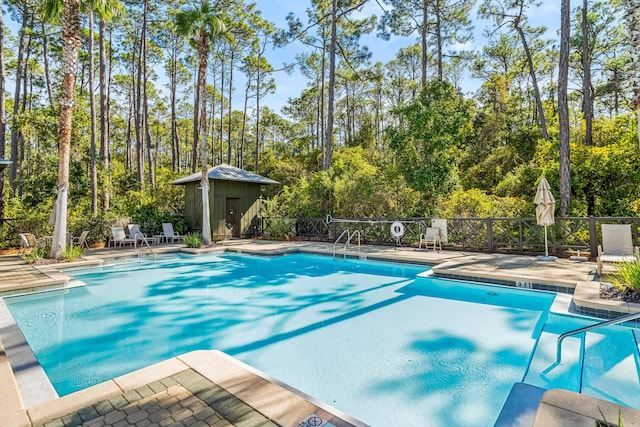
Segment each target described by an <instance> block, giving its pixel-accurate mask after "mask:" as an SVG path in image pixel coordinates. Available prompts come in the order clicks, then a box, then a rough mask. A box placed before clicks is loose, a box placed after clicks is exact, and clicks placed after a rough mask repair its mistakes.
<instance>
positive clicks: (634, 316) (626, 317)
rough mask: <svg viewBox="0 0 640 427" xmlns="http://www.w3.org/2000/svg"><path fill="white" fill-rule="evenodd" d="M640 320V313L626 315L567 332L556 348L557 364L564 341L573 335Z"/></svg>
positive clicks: (559, 339) (560, 357)
mask: <svg viewBox="0 0 640 427" xmlns="http://www.w3.org/2000/svg"><path fill="white" fill-rule="evenodd" d="M635 319H640V312H637V313H630V314H625V315H624V316H620V317H616V318H615V319H611V320H605V321H604V322H600V323H596V324H594V325H589V326H585V327H583V328H579V329H574V330H573V331H569V332H565V333H564V334H562V335H560V336H559V337H558V344H557V346H556V363H558V364H559V363H560V360H561V359H562V341H564V339H565V338H567V337H570V336H572V335H577V334H580V333H582V332H588V331H592V330H594V329H600V328H604V327H605V326H612V325H617V324H619V323H624V322H628V321H631V320H635Z"/></svg>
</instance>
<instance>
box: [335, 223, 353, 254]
mask: <svg viewBox="0 0 640 427" xmlns="http://www.w3.org/2000/svg"><path fill="white" fill-rule="evenodd" d="M345 234H346V235H347V241H348V240H349V230H344V231H343V232H342V234H340V236H338V238H337V239H336V241H335V242H333V257H334V258H335V257H336V245H337V244H338V242H339V241H340V239H342V236H344V235H345Z"/></svg>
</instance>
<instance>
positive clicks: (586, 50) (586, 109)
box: [561, 0, 593, 145]
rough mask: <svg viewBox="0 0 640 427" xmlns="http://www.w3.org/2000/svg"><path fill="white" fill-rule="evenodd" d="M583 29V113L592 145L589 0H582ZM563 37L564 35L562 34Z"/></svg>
mask: <svg viewBox="0 0 640 427" xmlns="http://www.w3.org/2000/svg"><path fill="white" fill-rule="evenodd" d="M580 17H581V20H580V22H581V25H580V26H581V30H582V72H583V73H584V74H583V77H582V115H583V117H584V130H585V135H584V144H585V145H591V143H592V141H593V136H592V127H593V97H592V94H591V87H592V86H591V55H590V51H591V49H590V46H589V42H590V41H589V2H588V1H587V0H582V10H581V13H580ZM561 37H562V36H561Z"/></svg>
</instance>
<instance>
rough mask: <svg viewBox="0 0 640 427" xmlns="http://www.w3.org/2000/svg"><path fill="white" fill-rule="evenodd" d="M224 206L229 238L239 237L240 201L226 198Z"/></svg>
mask: <svg viewBox="0 0 640 427" xmlns="http://www.w3.org/2000/svg"><path fill="white" fill-rule="evenodd" d="M225 206H226V207H227V213H226V224H227V229H230V230H231V237H240V231H241V230H240V199H238V198H232V197H227V199H226V203H225Z"/></svg>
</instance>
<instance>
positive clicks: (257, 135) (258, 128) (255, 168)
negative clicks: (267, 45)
mask: <svg viewBox="0 0 640 427" xmlns="http://www.w3.org/2000/svg"><path fill="white" fill-rule="evenodd" d="M0 1H1V0H0ZM265 39H266V35H265ZM261 58H262V52H260V53H258V72H257V74H256V151H255V166H254V168H253V171H254V172H255V173H256V174H258V173H260V172H259V170H260V162H259V156H260V59H261Z"/></svg>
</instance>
